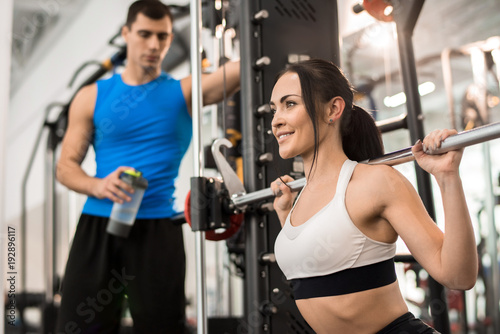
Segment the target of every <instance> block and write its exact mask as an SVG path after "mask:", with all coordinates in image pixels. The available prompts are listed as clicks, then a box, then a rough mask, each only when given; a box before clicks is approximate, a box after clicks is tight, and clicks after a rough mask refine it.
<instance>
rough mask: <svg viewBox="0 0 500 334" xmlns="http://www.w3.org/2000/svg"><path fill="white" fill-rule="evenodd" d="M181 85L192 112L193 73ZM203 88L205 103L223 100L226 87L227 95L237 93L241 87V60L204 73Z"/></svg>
mask: <svg viewBox="0 0 500 334" xmlns="http://www.w3.org/2000/svg"><path fill="white" fill-rule="evenodd" d="M224 81H225V87H224ZM181 87H182V92H183V94H184V99H185V100H186V104H187V106H188V110H189V112H191V96H192V80H191V75H190V76H188V77H186V78H184V79H182V80H181ZM201 89H202V93H203V105H210V104H214V103H218V102H220V101H222V99H223V98H224V89H225V90H226V96H231V95H233V94H234V93H236V92H237V91H238V90H239V89H240V62H239V61H235V62H228V63H226V64H224V65H222V66H221V67H219V68H218V69H217V70H216V71H215V72H213V73H210V74H204V75H202V78H201Z"/></svg>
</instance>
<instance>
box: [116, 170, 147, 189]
mask: <svg viewBox="0 0 500 334" xmlns="http://www.w3.org/2000/svg"><path fill="white" fill-rule="evenodd" d="M120 178H121V179H122V180H124V181H125V182H127V183H128V184H130V185H131V186H133V187H139V188H143V189H146V188H147V187H148V180H146V179H145V178H144V177H143V176H142V172H140V171H138V170H135V169H128V170H126V171H124V172H123V173H122V174H121V176H120Z"/></svg>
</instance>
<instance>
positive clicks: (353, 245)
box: [274, 160, 396, 280]
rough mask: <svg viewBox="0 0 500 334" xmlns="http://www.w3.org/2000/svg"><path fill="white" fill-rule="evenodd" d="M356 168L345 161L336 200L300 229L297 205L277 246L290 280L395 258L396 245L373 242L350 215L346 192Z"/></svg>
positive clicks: (275, 249)
mask: <svg viewBox="0 0 500 334" xmlns="http://www.w3.org/2000/svg"><path fill="white" fill-rule="evenodd" d="M356 165H357V162H355V161H351V160H346V161H345V162H344V164H343V165H342V169H341V171H340V175H339V179H338V182H337V189H336V191H335V196H334V198H333V199H332V200H331V201H330V202H329V203H328V204H327V205H326V206H324V207H323V208H322V209H321V210H320V211H318V212H317V213H316V214H315V215H314V216H313V217H311V218H310V219H309V220H307V221H306V222H305V223H303V224H302V225H300V226H297V227H295V226H292V225H291V223H290V216H291V214H292V212H293V209H294V208H295V204H294V206H293V208H292V210H291V211H290V213H289V214H288V217H287V219H286V222H285V225H284V226H283V229H282V230H281V231H280V233H279V234H278V237H277V239H276V243H275V246H274V252H275V256H276V261H277V262H278V265H279V266H280V268H281V270H282V271H283V273H284V274H285V276H286V278H287V279H289V280H290V279H296V278H309V277H316V276H324V275H329V274H333V273H337V272H339V271H342V270H345V269H350V268H358V267H363V266H368V265H372V264H375V263H379V262H382V261H385V260H389V259H392V258H394V256H395V254H396V243H385V242H380V241H376V240H373V239H370V238H369V237H367V236H366V235H364V234H363V233H362V232H361V231H360V230H359V229H358V228H357V227H356V226H355V225H354V223H353V222H352V220H351V218H350V217H349V214H348V213H347V209H346V206H345V193H346V189H347V185H348V184H349V181H350V179H351V176H352V173H353V171H354V168H355V167H356ZM306 186H307V185H306ZM304 188H305V187H304ZM302 191H303V190H302ZM301 194H302V192H301ZM301 194H299V197H298V198H297V201H296V202H295V203H297V202H298V201H299V199H300V195H301ZM358 205H363V203H358Z"/></svg>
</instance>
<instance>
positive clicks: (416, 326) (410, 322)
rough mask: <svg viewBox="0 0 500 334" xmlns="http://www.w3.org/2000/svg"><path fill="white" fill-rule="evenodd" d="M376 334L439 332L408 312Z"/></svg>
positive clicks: (437, 333)
mask: <svg viewBox="0 0 500 334" xmlns="http://www.w3.org/2000/svg"><path fill="white" fill-rule="evenodd" d="M377 334H439V332H438V331H436V330H435V329H433V328H432V327H429V326H428V325H426V324H425V323H424V322H423V321H422V320H420V319H417V318H415V316H414V315H413V314H412V313H411V312H408V313H405V314H403V315H402V316H400V317H399V318H397V319H396V320H394V321H393V322H391V323H390V324H389V325H387V326H385V327H384V328H382V330H380V331H378V332H377Z"/></svg>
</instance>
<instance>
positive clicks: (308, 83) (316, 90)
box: [276, 59, 384, 171]
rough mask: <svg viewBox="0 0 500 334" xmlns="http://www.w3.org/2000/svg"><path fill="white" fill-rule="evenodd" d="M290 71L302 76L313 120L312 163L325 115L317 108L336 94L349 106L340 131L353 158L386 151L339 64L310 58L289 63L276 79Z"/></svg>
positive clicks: (303, 87) (368, 156)
mask: <svg viewBox="0 0 500 334" xmlns="http://www.w3.org/2000/svg"><path fill="white" fill-rule="evenodd" d="M288 72H294V73H297V75H298V76H299V80H300V85H301V90H302V98H303V100H304V104H305V107H306V110H307V113H308V115H309V118H310V119H311V121H312V124H313V129H314V155H313V163H312V166H314V162H315V161H316V159H317V155H318V145H319V135H318V125H319V120H320V117H321V116H322V115H319V114H318V112H317V110H320V107H321V106H322V105H323V104H325V103H327V102H328V101H330V100H331V99H332V98H334V97H336V96H340V97H341V98H342V99H343V100H344V101H345V109H344V112H343V113H342V116H341V117H340V134H341V137H342V148H343V150H344V153H345V154H346V155H347V157H348V158H349V159H350V160H354V161H363V160H366V159H371V158H375V157H378V156H381V155H383V154H384V147H383V143H382V138H381V134H380V131H379V130H378V128H377V126H376V124H375V120H374V119H373V117H372V116H371V115H370V114H369V113H368V112H367V111H365V110H364V109H363V108H361V107H358V106H355V105H354V103H353V98H354V89H353V87H352V86H351V84H350V83H349V81H348V80H347V78H346V76H345V75H344V73H343V72H342V70H341V69H340V68H339V67H338V66H336V65H335V64H333V63H332V62H329V61H325V60H321V59H310V60H307V61H303V62H299V63H295V64H291V65H289V66H288V67H287V68H286V69H285V70H283V71H282V72H281V73H280V74H279V75H278V77H277V79H276V81H277V80H278V79H279V78H280V77H281V76H282V75H284V74H285V73H288ZM312 166H311V171H312Z"/></svg>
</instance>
